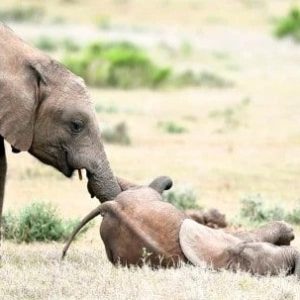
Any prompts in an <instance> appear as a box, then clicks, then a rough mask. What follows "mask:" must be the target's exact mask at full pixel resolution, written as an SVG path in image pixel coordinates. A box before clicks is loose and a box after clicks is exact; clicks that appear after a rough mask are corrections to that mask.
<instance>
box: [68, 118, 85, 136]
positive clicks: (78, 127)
mask: <svg viewBox="0 0 300 300" xmlns="http://www.w3.org/2000/svg"><path fill="white" fill-rule="evenodd" d="M83 128H84V123H83V122H82V121H81V120H75V121H72V122H71V130H72V132H73V133H79V132H81V131H82V129H83Z"/></svg>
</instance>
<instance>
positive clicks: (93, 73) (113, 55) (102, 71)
mask: <svg viewBox="0 0 300 300" xmlns="http://www.w3.org/2000/svg"><path fill="white" fill-rule="evenodd" d="M63 63H64V64H65V65H66V66H67V67H68V68H69V69H70V70H71V71H73V72H74V73H76V74H78V75H79V76H81V77H83V78H84V79H85V80H86V82H87V83H88V84H90V85H95V86H102V87H119V88H124V89H129V88H138V87H157V86H159V85H161V84H163V83H164V82H165V81H166V80H167V79H168V77H169V76H170V69H168V68H161V67H158V66H157V65H156V64H154V63H153V62H152V61H151V59H150V58H149V57H148V56H147V55H146V54H145V53H144V52H143V51H142V50H141V49H140V48H138V47H136V46H134V45H133V44H130V43H125V42H122V43H109V44H101V43H94V44H91V45H89V46H87V47H86V48H85V49H83V50H82V51H81V52H79V53H75V54H74V53H73V54H68V55H66V56H65V58H64V59H63Z"/></svg>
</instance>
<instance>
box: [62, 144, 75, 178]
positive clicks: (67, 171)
mask: <svg viewBox="0 0 300 300" xmlns="http://www.w3.org/2000/svg"><path fill="white" fill-rule="evenodd" d="M59 169H60V171H61V172H62V173H63V174H64V175H65V176H66V177H68V178H70V177H72V176H73V174H74V171H75V169H74V168H73V167H72V166H71V165H70V164H69V161H68V152H67V151H66V150H65V151H64V158H63V159H62V160H61V161H60V168H59Z"/></svg>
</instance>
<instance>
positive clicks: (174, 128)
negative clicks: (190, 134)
mask: <svg viewBox="0 0 300 300" xmlns="http://www.w3.org/2000/svg"><path fill="white" fill-rule="evenodd" d="M158 127H159V128H161V129H162V130H163V131H165V132H167V133H171V134H178V133H184V132H186V131H187V129H186V128H185V127H183V126H182V125H180V124H177V123H176V122H174V121H167V122H159V123H158Z"/></svg>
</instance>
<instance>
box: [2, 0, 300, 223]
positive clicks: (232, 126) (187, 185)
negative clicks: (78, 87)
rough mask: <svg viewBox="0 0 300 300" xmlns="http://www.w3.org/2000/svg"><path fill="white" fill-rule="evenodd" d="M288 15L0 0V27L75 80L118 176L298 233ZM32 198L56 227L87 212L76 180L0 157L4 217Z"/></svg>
mask: <svg viewBox="0 0 300 300" xmlns="http://www.w3.org/2000/svg"><path fill="white" fill-rule="evenodd" d="M299 8H300V3H299V1H288V0H286V1H283V0H224V1H209V0H185V1H184V0H152V1H139V0H101V1H96V0H85V1H81V0H52V1H39V0H30V1H29V0H28V1H25V0H23V1H16V0H9V1H8V0H2V1H1V3H0V20H2V21H3V22H5V23H7V24H8V25H9V26H10V27H11V28H12V29H13V30H14V31H15V32H16V33H17V34H18V35H20V36H21V37H22V38H23V39H24V40H26V41H27V42H28V43H29V44H31V45H33V46H35V47H38V48H40V49H41V50H42V51H45V52H47V53H49V55H51V56H52V57H54V58H56V59H58V60H59V61H60V62H62V63H63V64H65V65H66V66H67V67H68V68H69V69H70V70H72V71H73V72H74V73H76V74H78V75H79V76H82V77H83V78H84V80H85V81H86V83H87V85H88V86H89V89H90V92H91V95H92V97H93V99H94V103H95V109H96V112H97V116H98V119H99V124H100V126H101V128H102V132H103V136H104V139H105V147H106V151H107V154H108V157H109V160H110V162H111V165H112V168H113V170H114V172H115V174H117V175H118V176H120V177H124V178H127V179H129V180H132V181H135V182H137V183H148V182H149V181H150V180H151V179H152V178H154V177H155V176H158V175H169V176H171V177H172V178H173V180H174V192H173V194H169V196H167V197H168V199H169V200H170V201H173V202H174V203H176V204H177V205H178V206H179V207H183V208H188V207H194V206H197V205H198V206H201V207H205V208H210V207H216V208H218V209H220V210H221V211H222V212H224V213H226V215H227V216H228V218H229V219H233V220H236V219H237V218H240V217H241V216H243V217H244V218H246V219H247V218H248V220H251V218H252V219H253V220H257V221H260V220H269V219H270V220H271V219H277V218H282V217H283V216H284V217H285V218H286V219H288V220H292V219H293V222H294V223H298V222H300V185H299V183H298V181H299V179H300V126H299V125H300V124H299V115H300V98H299V94H300V84H299V83H300V81H299V78H300V77H299V75H300V72H299V65H300V10H299ZM32 201H45V202H51V203H53V204H54V205H55V206H57V207H58V210H59V212H60V213H61V214H62V215H63V216H65V217H81V216H83V215H85V214H86V213H87V212H88V211H89V210H90V209H91V208H94V207H95V206H96V205H97V200H96V199H90V198H89V195H88V193H87V190H86V182H85V181H82V182H81V181H79V179H78V178H76V177H74V178H73V179H72V180H69V179H66V178H64V177H63V176H62V175H60V174H59V173H58V172H57V171H55V170H52V169H51V168H50V167H47V166H44V165H42V164H40V163H39V162H38V161H37V160H35V159H34V158H32V157H30V155H28V154H27V153H21V154H18V155H13V154H9V172H8V186H7V197H6V201H5V207H4V209H5V211H6V212H7V211H9V210H12V211H16V210H18V209H20V208H21V207H23V206H24V205H25V204H28V203H30V202H32ZM297 216H299V217H297ZM297 218H298V219H297Z"/></svg>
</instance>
